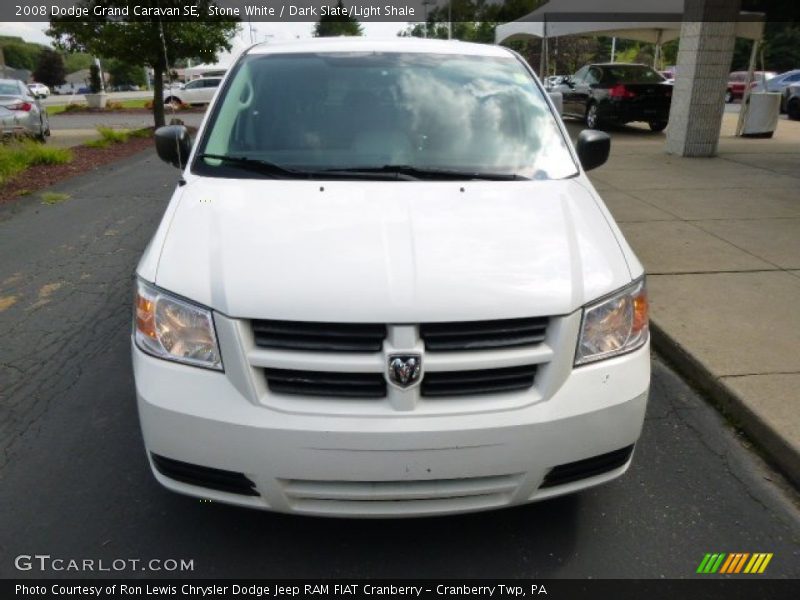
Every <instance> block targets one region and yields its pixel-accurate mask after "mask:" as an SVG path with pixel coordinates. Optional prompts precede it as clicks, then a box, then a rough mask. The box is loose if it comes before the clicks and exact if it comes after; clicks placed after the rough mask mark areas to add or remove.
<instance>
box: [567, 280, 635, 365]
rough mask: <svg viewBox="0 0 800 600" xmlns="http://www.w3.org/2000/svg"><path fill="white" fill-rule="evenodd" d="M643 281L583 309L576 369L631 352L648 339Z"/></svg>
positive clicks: (576, 354)
mask: <svg viewBox="0 0 800 600" xmlns="http://www.w3.org/2000/svg"><path fill="white" fill-rule="evenodd" d="M648 331H649V328H648V321H647V290H646V289H645V285H644V278H641V279H639V280H637V281H635V282H633V284H631V285H629V286H628V287H626V288H624V289H622V290H620V291H618V292H615V293H614V294H613V295H611V296H608V297H606V298H604V299H602V300H599V301H597V302H594V303H592V304H589V305H587V306H585V307H584V309H583V320H582V321H581V333H580V337H579V338H578V350H577V352H576V353H575V365H576V366H577V365H582V364H586V363H589V362H593V361H596V360H602V359H604V358H611V357H612V356H617V355H619V354H624V353H625V352H631V351H632V350H636V349H637V348H640V347H641V346H643V345H644V343H645V342H646V341H647V335H648Z"/></svg>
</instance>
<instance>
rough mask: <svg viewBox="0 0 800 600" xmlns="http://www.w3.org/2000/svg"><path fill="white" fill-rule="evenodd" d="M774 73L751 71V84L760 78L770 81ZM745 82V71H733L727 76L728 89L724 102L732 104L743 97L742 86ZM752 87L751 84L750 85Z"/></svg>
mask: <svg viewBox="0 0 800 600" xmlns="http://www.w3.org/2000/svg"><path fill="white" fill-rule="evenodd" d="M776 74H777V73H775V71H753V82H756V81H759V80H760V79H761V78H762V77H764V78H766V79H771V78H773V77H775V75H776ZM746 82H747V71H734V72H733V73H731V74H730V75H729V76H728V89H727V90H726V92H725V102H726V103H729V102H733V101H734V100H736V99H741V98H742V96H744V84H745V83H746ZM751 86H752V84H751Z"/></svg>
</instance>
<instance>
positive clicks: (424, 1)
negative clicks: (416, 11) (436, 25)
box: [422, 0, 436, 38]
mask: <svg viewBox="0 0 800 600" xmlns="http://www.w3.org/2000/svg"><path fill="white" fill-rule="evenodd" d="M431 4H436V2H435V1H434V0H422V6H423V9H424V10H425V29H424V32H425V33H424V36H423V37H425V38H427V37H428V7H429V6H430V5H431Z"/></svg>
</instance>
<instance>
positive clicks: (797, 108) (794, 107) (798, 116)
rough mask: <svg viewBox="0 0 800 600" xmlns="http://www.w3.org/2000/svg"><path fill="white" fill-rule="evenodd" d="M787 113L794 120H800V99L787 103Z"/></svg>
mask: <svg viewBox="0 0 800 600" xmlns="http://www.w3.org/2000/svg"><path fill="white" fill-rule="evenodd" d="M786 114H787V115H789V118H790V119H791V120H792V121H800V100H798V99H797V98H795V99H794V100H792V101H791V102H789V104H787V105H786Z"/></svg>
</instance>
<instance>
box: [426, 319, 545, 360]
mask: <svg viewBox="0 0 800 600" xmlns="http://www.w3.org/2000/svg"><path fill="white" fill-rule="evenodd" d="M547 322H548V319H547V318H546V317H536V318H530V319H501V320H496V321H465V322H455V323H424V324H422V325H420V328H419V333H420V337H421V338H422V340H423V341H424V342H425V349H426V350H430V351H434V352H435V351H457V350H489V349H493V348H513V347H517V346H532V345H535V344H540V343H542V342H543V341H544V340H545V338H546V335H547Z"/></svg>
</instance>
